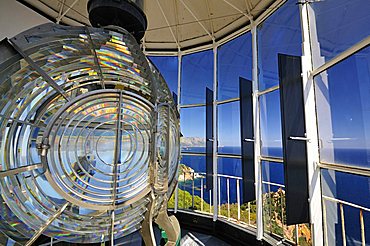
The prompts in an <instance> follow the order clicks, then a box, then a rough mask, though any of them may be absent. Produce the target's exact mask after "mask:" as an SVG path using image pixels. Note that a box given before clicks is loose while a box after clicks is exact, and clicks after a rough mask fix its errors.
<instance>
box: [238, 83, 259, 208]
mask: <svg viewBox="0 0 370 246" xmlns="http://www.w3.org/2000/svg"><path fill="white" fill-rule="evenodd" d="M239 93H240V129H241V134H240V135H241V147H242V176H243V186H242V189H243V203H246V202H251V201H254V200H256V193H255V185H254V183H255V178H254V129H253V104H252V93H253V91H252V81H250V80H247V79H244V78H239Z"/></svg>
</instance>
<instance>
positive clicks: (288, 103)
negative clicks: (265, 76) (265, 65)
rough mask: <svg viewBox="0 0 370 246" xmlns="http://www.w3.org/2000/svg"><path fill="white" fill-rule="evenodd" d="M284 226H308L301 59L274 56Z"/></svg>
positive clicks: (280, 55)
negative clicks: (282, 161) (277, 64)
mask: <svg viewBox="0 0 370 246" xmlns="http://www.w3.org/2000/svg"><path fill="white" fill-rule="evenodd" d="M278 60H279V80H280V101H281V124H282V135H283V151H284V164H285V166H284V173H285V192H286V193H285V196H286V216H287V225H293V224H301V223H309V202H308V174H307V148H306V141H307V139H306V136H305V135H306V134H305V132H306V131H305V129H306V127H305V116H304V104H303V87H302V77H301V73H302V72H301V71H302V69H301V58H300V57H298V56H289V55H282V54H279V55H278Z"/></svg>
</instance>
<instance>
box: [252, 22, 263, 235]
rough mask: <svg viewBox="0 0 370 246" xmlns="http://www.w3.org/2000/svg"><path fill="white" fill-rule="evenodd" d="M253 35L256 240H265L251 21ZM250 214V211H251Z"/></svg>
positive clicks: (254, 72)
mask: <svg viewBox="0 0 370 246" xmlns="http://www.w3.org/2000/svg"><path fill="white" fill-rule="evenodd" d="M251 33H252V61H253V70H252V83H253V120H254V122H253V124H254V156H255V157H254V170H255V173H254V174H255V180H256V183H255V186H256V226H257V231H256V238H257V240H262V238H263V217H262V210H263V208H262V175H261V165H260V155H261V153H260V117H259V101H258V60H257V59H258V57H257V56H258V54H257V26H256V24H255V23H254V22H253V21H252V20H251ZM249 213H250V210H249Z"/></svg>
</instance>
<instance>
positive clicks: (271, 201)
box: [262, 184, 286, 237]
mask: <svg viewBox="0 0 370 246" xmlns="http://www.w3.org/2000/svg"><path fill="white" fill-rule="evenodd" d="M262 193H263V195H262V206H263V228H264V229H263V230H264V232H265V233H268V234H275V235H278V236H280V237H283V236H284V232H283V223H284V221H285V219H286V218H285V191H284V189H283V188H282V187H279V186H274V185H269V184H264V185H263V186H262Z"/></svg>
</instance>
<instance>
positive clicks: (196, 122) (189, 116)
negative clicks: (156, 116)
mask: <svg viewBox="0 0 370 246" xmlns="http://www.w3.org/2000/svg"><path fill="white" fill-rule="evenodd" d="M180 121H181V123H180V124H181V133H182V135H183V137H182V138H181V151H183V152H197V153H205V146H206V139H205V137H206V108H205V107H195V108H183V109H181V117H180Z"/></svg>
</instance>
